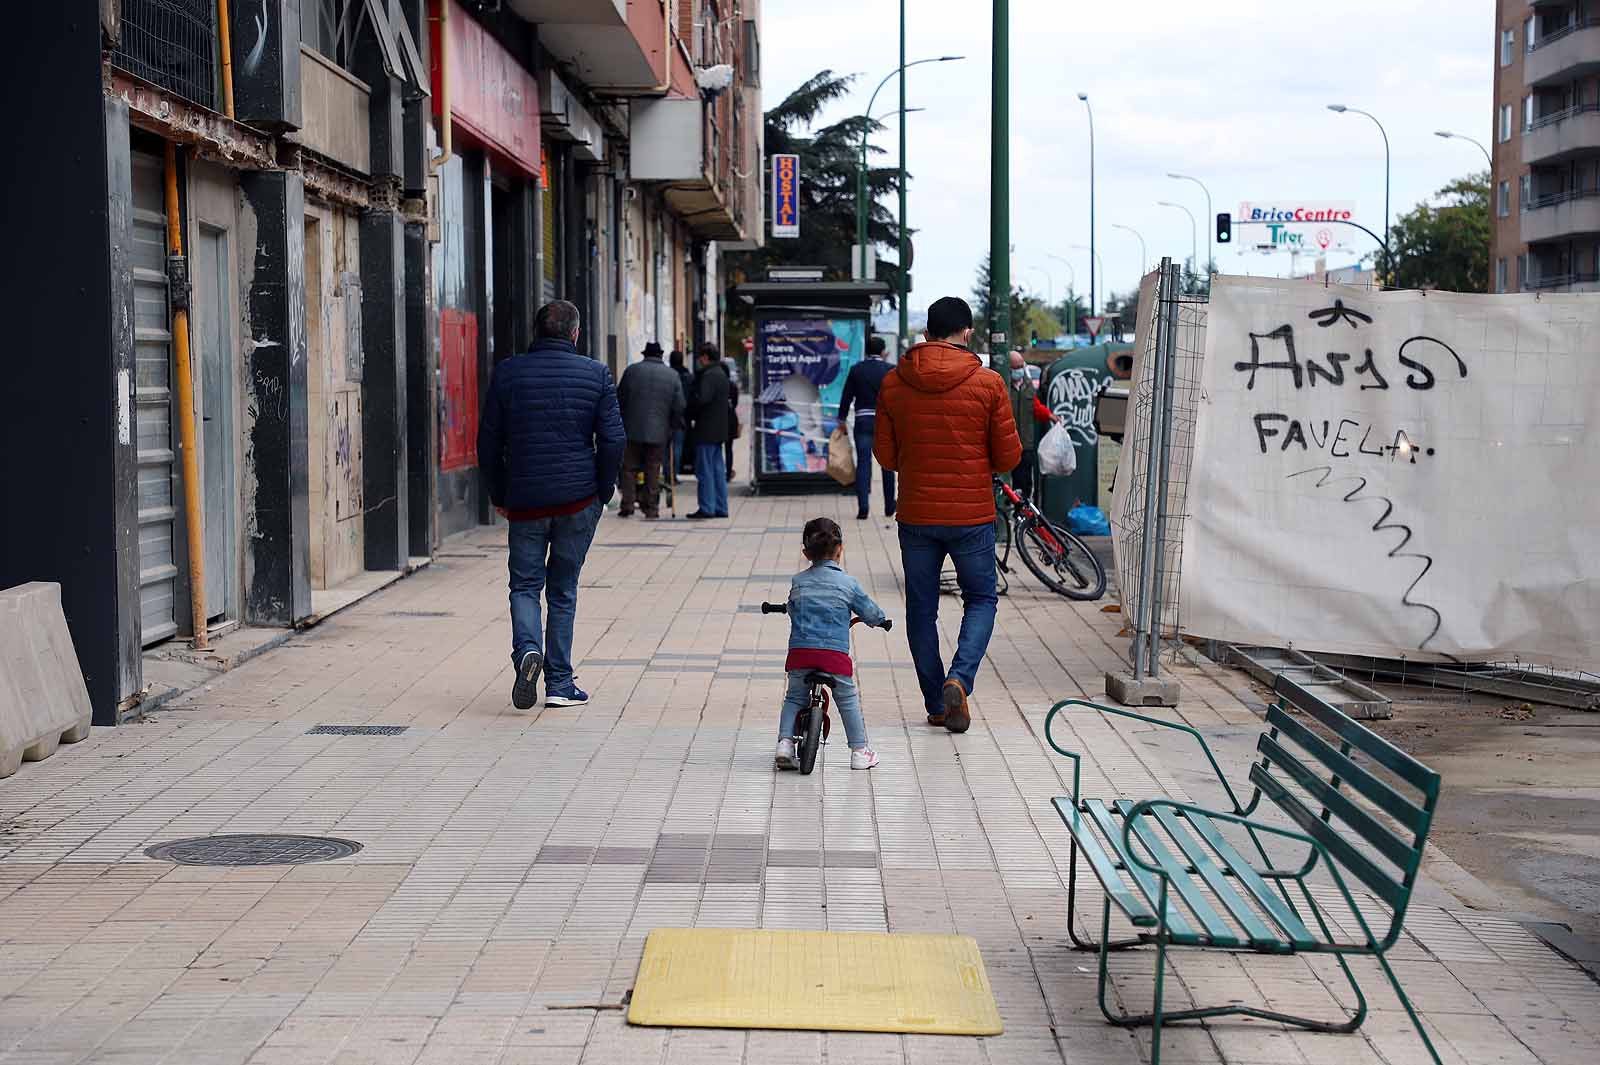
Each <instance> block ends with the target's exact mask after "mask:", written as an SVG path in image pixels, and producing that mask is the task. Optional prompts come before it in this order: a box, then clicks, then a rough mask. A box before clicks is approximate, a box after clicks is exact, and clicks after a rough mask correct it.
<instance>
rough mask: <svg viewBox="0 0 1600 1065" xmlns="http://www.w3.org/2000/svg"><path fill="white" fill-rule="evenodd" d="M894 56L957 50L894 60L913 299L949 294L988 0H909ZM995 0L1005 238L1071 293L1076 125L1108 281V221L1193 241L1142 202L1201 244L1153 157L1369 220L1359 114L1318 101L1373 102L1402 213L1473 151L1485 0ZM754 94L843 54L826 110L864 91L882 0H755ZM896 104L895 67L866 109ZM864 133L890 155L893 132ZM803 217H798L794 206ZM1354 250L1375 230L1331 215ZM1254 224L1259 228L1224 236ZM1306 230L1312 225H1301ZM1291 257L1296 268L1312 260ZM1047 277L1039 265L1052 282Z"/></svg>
mask: <svg viewBox="0 0 1600 1065" xmlns="http://www.w3.org/2000/svg"><path fill="white" fill-rule="evenodd" d="M906 7H907V19H908V22H909V28H908V34H907V45H906V59H907V61H908V62H910V61H914V60H917V59H920V58H923V57H926V56H936V55H947V54H955V55H964V56H966V57H967V58H966V59H964V60H963V61H961V62H956V63H939V64H928V65H925V66H920V67H917V68H915V69H913V70H910V71H909V72H908V73H907V78H908V81H907V106H908V107H925V108H927V110H926V111H922V112H918V113H915V114H912V115H911V116H910V127H909V132H908V146H907V167H908V169H909V170H910V171H911V174H912V180H911V184H910V201H909V208H908V221H909V224H910V226H911V227H912V228H913V229H914V230H918V231H919V232H917V234H916V237H915V240H916V263H915V267H914V269H913V271H912V273H913V276H914V279H915V283H916V291H915V292H913V293H912V295H911V299H910V304H911V306H912V307H913V308H918V309H920V308H925V307H926V306H927V305H928V304H929V303H930V302H932V301H933V300H934V299H937V298H938V297H939V296H941V295H947V294H958V295H962V296H966V295H967V294H968V292H969V291H970V289H971V288H972V284H973V278H974V273H975V270H976V267H977V265H978V262H979V260H980V259H981V258H982V257H983V255H984V253H985V252H986V251H987V250H988V246H989V235H988V234H989V101H990V54H991V53H990V40H991V31H992V24H991V17H990V15H989V5H988V4H986V3H974V2H972V0H907V4H906ZM1010 7H1011V240H1012V243H1013V245H1014V246H1015V254H1014V262H1015V273H1016V276H1015V277H1014V281H1015V282H1016V283H1017V284H1019V285H1021V286H1023V287H1025V288H1030V289H1033V290H1037V291H1038V292H1039V294H1041V295H1047V294H1048V292H1049V289H1050V287H1051V286H1052V285H1053V287H1054V290H1055V295H1056V296H1057V298H1060V297H1061V295H1062V294H1063V290H1064V288H1065V286H1066V285H1067V283H1068V278H1069V275H1068V267H1067V266H1065V265H1063V264H1062V263H1060V262H1058V261H1056V260H1054V259H1051V258H1049V257H1048V256H1049V255H1052V254H1053V255H1058V256H1061V257H1063V258H1065V259H1067V260H1069V261H1070V263H1071V264H1072V269H1073V272H1074V273H1075V274H1076V278H1077V290H1078V291H1079V292H1082V293H1084V294H1085V295H1087V292H1088V288H1089V253H1088V252H1087V251H1081V250H1076V249H1074V248H1073V247H1072V245H1074V244H1084V245H1087V244H1088V243H1089V160H1088V139H1089V126H1088V121H1087V119H1086V116H1085V113H1084V105H1083V104H1082V103H1080V102H1079V101H1078V99H1077V94H1078V93H1079V92H1087V93H1088V94H1089V96H1090V101H1091V103H1092V104H1093V106H1094V120H1095V134H1096V145H1095V152H1096V200H1097V203H1096V212H1095V214H1096V220H1097V229H1098V233H1097V238H1096V246H1097V248H1098V250H1099V252H1100V257H1101V259H1103V260H1104V263H1105V271H1104V274H1102V276H1101V278H1100V280H1099V292H1100V298H1101V300H1102V301H1103V300H1104V297H1105V294H1106V292H1107V289H1108V286H1109V289H1110V290H1111V291H1118V292H1120V291H1124V290H1127V289H1129V288H1131V287H1133V286H1134V284H1135V280H1136V278H1137V276H1138V275H1139V272H1140V268H1141V263H1140V251H1139V242H1138V240H1137V239H1136V238H1135V237H1134V236H1133V235H1132V234H1129V233H1127V232H1125V231H1123V230H1119V229H1113V228H1112V227H1111V223H1114V222H1115V223H1121V224H1123V225H1127V226H1132V227H1133V228H1135V229H1137V230H1139V231H1140V232H1141V233H1142V234H1143V235H1144V238H1145V240H1146V242H1147V243H1148V245H1149V254H1150V257H1151V260H1152V261H1154V260H1156V259H1157V258H1159V257H1160V256H1161V255H1164V254H1165V255H1172V256H1173V257H1174V258H1182V257H1184V256H1187V255H1188V254H1189V253H1190V247H1191V236H1190V224H1189V219H1188V218H1187V217H1185V216H1184V215H1183V213H1182V212H1181V211H1177V210H1174V209H1172V208H1167V207H1159V206H1157V201H1160V200H1173V201H1176V202H1179V203H1182V204H1184V205H1185V206H1187V207H1189V209H1190V210H1191V211H1193V213H1194V217H1195V220H1196V225H1197V226H1198V230H1199V233H1198V237H1199V246H1200V255H1201V257H1202V259H1203V258H1204V256H1205V242H1206V233H1207V230H1208V229H1209V228H1210V226H1209V225H1208V224H1207V220H1206V214H1205V211H1206V204H1205V195H1204V193H1203V192H1202V191H1201V190H1200V189H1199V188H1198V187H1196V186H1195V185H1193V184H1190V183H1188V182H1181V181H1173V180H1171V179H1169V178H1168V177H1167V176H1166V175H1167V173H1168V171H1180V172H1184V173H1189V174H1193V175H1194V176H1196V177H1198V178H1200V179H1201V180H1202V181H1204V182H1205V183H1206V184H1207V185H1208V186H1209V187H1210V190H1211V196H1212V201H1213V204H1214V207H1215V210H1217V211H1232V210H1235V209H1237V206H1238V204H1239V202H1240V201H1241V200H1252V201H1258V202H1259V201H1273V200H1311V199H1331V200H1348V201H1354V202H1355V204H1356V208H1357V212H1358V214H1357V219H1358V220H1359V221H1361V222H1363V224H1365V225H1367V226H1368V227H1369V228H1371V229H1373V230H1376V231H1381V229H1382V220H1383V188H1384V184H1383V159H1384V156H1383V141H1382V139H1381V138H1380V136H1379V133H1378V129H1377V127H1376V126H1374V125H1373V124H1372V122H1370V121H1369V120H1368V119H1366V118H1363V117H1361V116H1359V115H1353V114H1343V115H1340V114H1334V113H1332V112H1330V111H1328V110H1327V105H1328V104H1330V103H1342V104H1345V105H1347V106H1349V107H1358V108H1362V109H1364V110H1367V111H1371V112H1372V113H1373V114H1374V115H1376V116H1377V117H1378V118H1380V119H1381V120H1382V121H1383V123H1384V125H1385V127H1386V128H1387V129H1388V132H1389V139H1390V144H1391V146H1392V149H1393V159H1394V176H1393V194H1392V200H1393V213H1394V215H1395V216H1398V215H1400V214H1401V213H1403V212H1404V211H1406V210H1409V209H1410V208H1411V207H1412V206H1413V205H1414V204H1415V203H1417V202H1418V201H1419V200H1421V199H1423V198H1425V197H1427V196H1429V195H1431V194H1432V193H1433V192H1434V191H1435V190H1436V189H1438V188H1439V187H1440V186H1442V185H1444V184H1445V183H1447V182H1448V181H1450V180H1452V179H1454V178H1456V177H1459V176H1462V175H1465V174H1466V173H1468V172H1469V171H1474V170H1482V169H1483V168H1484V161H1483V156H1482V154H1481V153H1480V152H1479V151H1478V149H1476V148H1474V147H1473V146H1472V145H1471V144H1468V143H1467V142H1465V141H1460V140H1442V139H1440V138H1438V137H1435V136H1434V135H1433V131H1434V130H1436V129H1451V130H1456V131H1458V132H1461V133H1465V134H1467V135H1469V136H1472V137H1475V138H1476V139H1478V140H1479V141H1481V142H1482V143H1483V144H1484V145H1485V146H1489V145H1490V137H1491V133H1492V128H1491V127H1492V125H1493V114H1492V110H1493V101H1492V94H1493V80H1492V79H1493V74H1494V62H1495V52H1494V50H1495V36H1496V34H1495V25H1494V3H1493V0H1448V3H1446V2H1442V0H1342V2H1341V3H1339V4H1337V5H1333V6H1329V5H1324V4H1320V3H1312V2H1309V0H1205V2H1196V0H1143V2H1141V3H1136V4H1119V3H1105V2H1093V3H1090V2H1083V3H1068V2H1065V0H1013V2H1012V3H1011V5H1010ZM763 18H764V25H763V34H762V36H763V41H762V62H763V67H764V69H763V72H762V93H763V97H764V102H765V104H766V105H767V106H771V105H772V104H775V103H777V102H778V101H779V100H781V99H782V98H783V97H784V96H785V95H787V94H788V93H789V91H790V90H792V89H793V88H794V87H795V86H796V85H798V84H800V83H801V82H802V81H804V80H805V79H806V78H808V77H810V76H811V75H813V74H815V73H816V72H817V71H818V70H821V69H823V68H831V69H833V70H835V71H839V72H844V73H856V74H860V75H861V77H860V78H858V79H857V81H856V90H857V91H856V93H855V94H853V95H852V96H851V97H850V98H848V99H846V100H845V101H843V102H841V103H840V104H839V105H838V106H836V107H835V108H833V109H832V110H830V111H829V112H828V114H827V115H826V116H824V118H825V119H826V120H832V119H836V118H840V117H843V116H845V115H848V114H851V113H859V112H861V111H862V110H864V109H865V107H866V104H867V97H868V95H869V94H870V93H871V92H872V90H873V87H874V86H875V85H876V84H877V83H878V81H879V79H880V78H882V77H883V76H884V75H885V74H887V73H889V72H890V71H892V70H893V69H894V67H895V64H896V62H897V61H898V49H899V37H898V34H899V29H898V27H899V19H898V4H897V3H895V2H894V0H764V3H763ZM897 106H898V100H897V98H896V94H895V86H894V84H893V82H891V83H890V84H889V85H888V86H886V87H885V88H884V90H883V92H882V93H881V94H879V96H878V102H877V104H876V105H875V107H874V111H876V112H878V113H882V112H885V111H892V110H894V109H895V108H896V107H897ZM887 122H888V126H889V128H887V129H886V130H885V131H884V132H883V133H881V134H879V136H878V137H877V138H876V141H875V143H878V144H880V145H882V146H883V147H884V148H887V149H888V150H889V154H888V155H887V156H883V157H880V158H881V160H882V163H881V165H892V164H893V161H894V159H895V152H896V150H897V142H898V131H897V130H896V128H895V127H894V126H893V125H892V122H893V119H889V120H887ZM802 224H804V222H803V220H802ZM1348 234H1349V236H1348V237H1347V238H1346V240H1347V242H1348V244H1349V245H1350V248H1351V251H1350V252H1348V253H1346V254H1343V255H1337V254H1335V255H1331V256H1330V257H1329V265H1330V266H1335V265H1343V264H1346V263H1349V262H1352V261H1354V260H1355V259H1356V258H1357V257H1358V256H1359V255H1360V254H1363V253H1365V252H1366V251H1367V250H1368V249H1369V248H1370V247H1371V246H1372V244H1371V241H1370V240H1369V239H1368V238H1366V237H1365V236H1363V235H1362V234H1361V233H1360V232H1359V231H1357V230H1348ZM1241 237H1245V238H1246V239H1251V240H1257V239H1259V240H1265V239H1266V237H1265V230H1263V229H1254V230H1253V231H1252V230H1245V231H1243V232H1241V231H1238V230H1236V231H1235V240H1238V239H1240V238H1241ZM1307 239H1308V240H1309V239H1314V235H1313V234H1308V236H1307ZM1216 258H1217V263H1218V268H1219V269H1220V270H1222V271H1223V272H1225V273H1255V274H1267V275H1276V274H1285V275H1286V274H1287V273H1288V271H1289V267H1290V260H1289V256H1288V255H1287V254H1277V255H1263V254H1260V253H1249V254H1241V253H1238V252H1233V251H1224V250H1221V249H1218V250H1217V252H1216ZM1309 266H1310V262H1309V260H1302V262H1301V269H1302V270H1304V269H1308V268H1309ZM1047 275H1048V277H1049V280H1047Z"/></svg>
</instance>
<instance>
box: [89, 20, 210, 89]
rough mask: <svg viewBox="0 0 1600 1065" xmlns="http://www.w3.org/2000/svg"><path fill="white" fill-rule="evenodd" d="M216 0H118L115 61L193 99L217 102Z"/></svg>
mask: <svg viewBox="0 0 1600 1065" xmlns="http://www.w3.org/2000/svg"><path fill="white" fill-rule="evenodd" d="M216 16H217V5H216V0H122V39H121V40H120V41H119V42H118V43H117V47H116V49H115V50H114V51H113V52H112V53H111V62H112V64H113V65H115V66H117V67H120V68H121V69H123V70H126V71H127V72H128V73H130V74H133V75H135V76H136V77H140V78H143V79H144V80H145V81H148V82H151V83H153V84H155V85H159V86H161V87H162V88H163V89H166V90H167V91H168V92H171V93H174V94H176V95H178V96H181V97H183V98H184V99H185V100H189V101H190V102H192V103H197V104H200V105H202V106H204V107H210V108H215V107H216V106H217V66H218V63H217V22H216Z"/></svg>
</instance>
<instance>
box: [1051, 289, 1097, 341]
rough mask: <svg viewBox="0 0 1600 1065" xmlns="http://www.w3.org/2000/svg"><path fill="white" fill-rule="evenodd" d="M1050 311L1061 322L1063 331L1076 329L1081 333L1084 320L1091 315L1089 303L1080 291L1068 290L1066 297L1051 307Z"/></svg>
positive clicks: (1067, 331)
mask: <svg viewBox="0 0 1600 1065" xmlns="http://www.w3.org/2000/svg"><path fill="white" fill-rule="evenodd" d="M1050 313H1051V314H1053V315H1055V317H1056V321H1058V322H1060V323H1061V332H1062V333H1070V332H1072V331H1074V330H1076V331H1078V332H1080V333H1081V332H1082V331H1083V320H1084V319H1085V318H1087V317H1088V315H1089V303H1088V301H1087V300H1085V299H1084V298H1083V296H1082V295H1081V294H1080V293H1077V292H1068V293H1067V298H1066V299H1064V300H1062V301H1061V302H1060V303H1058V304H1056V305H1055V306H1054V307H1051V308H1050Z"/></svg>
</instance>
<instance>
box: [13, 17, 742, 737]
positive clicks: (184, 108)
mask: <svg viewBox="0 0 1600 1065" xmlns="http://www.w3.org/2000/svg"><path fill="white" fill-rule="evenodd" d="M224 18H226V20H227V22H226V24H225V25H224V24H223V22H222V21H221V20H222V19H224ZM10 33H11V36H10V40H11V42H12V46H13V54H14V56H15V57H16V58H15V59H14V61H13V63H11V64H8V70H7V74H8V76H9V77H11V78H12V79H13V82H14V90H13V95H14V97H15V98H18V99H29V100H33V101H38V102H39V106H30V107H27V108H23V109H22V110H23V111H24V112H26V115H25V117H23V118H21V119H19V121H18V122H17V123H16V124H15V128H14V134H13V135H14V143H16V144H17V145H18V146H19V152H21V153H22V154H23V155H26V156H27V157H28V158H29V159H30V160H32V162H31V163H30V165H28V166H19V167H16V168H14V173H13V177H12V178H11V179H10V183H9V186H8V192H9V193H10V196H11V200H12V202H13V203H14V204H26V205H27V209H26V210H21V211H16V212H13V216H12V233H13V239H14V240H18V241H20V242H21V243H20V244H19V246H23V247H30V248H34V249H39V250H40V251H41V253H40V254H37V255H35V256H33V257H32V258H33V261H32V262H31V263H30V265H29V268H28V269H26V270H23V271H20V272H18V275H17V278H16V280H15V282H14V284H13V286H12V287H11V289H10V291H9V292H8V296H9V297H10V298H11V299H12V301H13V304H14V310H13V313H12V314H11V315H10V316H9V317H11V318H12V319H13V320H14V321H15V322H16V323H17V325H16V328H15V329H14V332H13V337H12V343H13V344H14V350H16V351H18V352H26V353H27V355H26V356H25V357H22V358H19V359H17V360H13V362H14V363H15V372H14V374H13V384H12V388H11V389H10V390H9V391H8V394H7V396H6V403H7V411H6V415H5V417H3V418H0V424H5V425H6V438H5V439H6V441H7V443H8V444H10V445H11V446H10V448H9V449H8V450H9V451H10V452H11V454H12V456H13V458H14V459H16V461H12V459H8V461H7V463H6V464H5V466H4V469H5V471H6V473H5V479H4V484H3V485H0V487H3V489H4V494H5V498H6V499H7V508H8V509H7V515H6V520H5V521H4V522H0V530H3V532H4V542H3V544H0V548H3V549H0V587H9V586H11V585H14V584H20V583H24V582H26V581H32V580H42V581H53V582H58V583H60V584H61V585H62V595H63V604H64V606H65V609H66V613H67V618H68V624H69V627H70V628H71V631H72V636H73V641H74V645H75V647H76V650H77V653H78V656H79V660H80V663H81V665H82V666H83V669H84V674H85V677H86V680H87V682H88V686H89V691H90V696H91V700H92V701H93V704H94V710H95V721H96V723H97V724H113V723H116V722H117V721H118V720H121V719H122V718H123V717H125V716H126V715H127V714H129V713H132V712H136V711H137V709H138V707H139V706H140V704H141V700H142V699H143V698H144V692H145V680H144V665H145V663H146V662H147V661H148V659H149V656H151V655H160V654H164V653H169V652H171V651H172V650H173V649H174V648H178V649H181V650H183V651H184V653H186V654H187V653H190V652H191V650H192V649H193V650H197V649H200V648H203V647H204V645H205V643H206V642H207V640H208V638H210V637H214V636H215V635H216V634H218V633H226V632H228V631H229V630H231V629H235V628H241V627H254V628H260V627H278V628H283V627H291V626H296V625H301V624H304V623H306V622H307V621H308V620H312V619H315V618H317V617H319V616H321V615H323V614H324V613H326V612H327V611H328V610H329V609H332V608H335V607H336V606H337V605H340V604H342V603H347V602H349V601H351V600H352V598H353V597H356V596H359V595H360V594H363V592H364V590H370V589H371V588H373V587H376V586H378V585H379V584H381V583H382V582H383V581H384V580H385V579H387V578H386V575H390V574H396V573H399V572H403V571H405V570H407V569H408V568H411V567H413V566H415V565H418V564H420V563H421V562H422V561H423V560H425V559H426V558H427V557H428V556H430V555H431V554H432V553H433V552H434V550H435V548H436V547H437V545H438V544H439V543H440V542H441V541H442V540H443V539H444V538H445V537H447V536H449V535H451V534H453V533H455V532H458V531H461V530H465V529H469V528H471V527H473V526H475V525H478V524H484V523H492V522H494V521H495V520H497V519H496V517H495V515H494V513H493V510H492V508H491V507H490V506H489V503H488V500H487V499H486V498H484V495H483V492H482V489H481V485H480V484H479V482H478V477H477V474H476V468H475V467H476V454H475V437H476V426H477V421H478V407H479V403H480V402H481V397H482V396H483V395H484V394H486V391H487V387H488V381H489V376H490V374H491V373H492V372H493V367H494V365H495V363H497V362H498V361H500V360H502V359H505V358H508V357H510V356H512V355H514V354H516V353H517V352H519V351H522V350H524V349H525V348H526V346H527V344H528V343H529V340H530V339H531V328H532V321H533V315H534V311H535V310H536V309H537V307H538V306H539V305H540V304H541V303H543V302H545V301H547V300H550V299H555V298H563V299H568V300H571V301H572V302H574V303H576V304H577V305H578V307H579V308H580V310H581V311H582V312H583V315H584V328H583V333H582V345H583V349H584V350H585V352H586V353H587V354H589V355H590V356H591V357H593V358H596V359H600V360H602V361H604V362H606V363H607V364H608V365H609V366H610V368H611V369H612V371H613V372H614V373H617V374H620V373H621V371H622V370H623V368H624V367H625V366H626V364H627V363H628V362H630V361H632V360H633V359H636V358H638V357H639V353H640V351H641V349H642V348H643V347H644V345H645V343H646V342H647V341H650V340H656V341H658V342H659V343H661V344H662V345H663V346H664V347H677V348H683V349H688V348H691V347H692V346H694V345H696V344H699V343H703V342H706V341H711V342H717V343H720V341H721V328H722V322H721V301H720V299H719V296H720V291H721V288H722V285H721V283H720V281H719V280H718V276H717V264H718V260H719V254H720V252H719V247H720V245H721V244H723V243H740V244H746V243H748V242H759V241H760V240H761V239H762V230H763V222H762V211H761V205H762V202H761V196H760V195H759V188H760V184H759V183H760V180H761V169H762V158H761V101H760V79H759V72H760V66H759V58H760V4H759V0H233V2H232V3H230V4H219V3H218V2H217V0H73V2H72V3H50V4H28V5H21V6H19V10H18V12H17V18H16V20H15V22H14V24H13V25H12V26H11V27H10ZM24 454H28V455H32V456H33V458H31V459H27V460H23V459H21V458H20V456H22V455H24Z"/></svg>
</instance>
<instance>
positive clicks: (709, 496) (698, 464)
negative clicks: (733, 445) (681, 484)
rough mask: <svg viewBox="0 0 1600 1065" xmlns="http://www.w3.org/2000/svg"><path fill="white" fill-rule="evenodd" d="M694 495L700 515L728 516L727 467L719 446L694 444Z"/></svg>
mask: <svg viewBox="0 0 1600 1065" xmlns="http://www.w3.org/2000/svg"><path fill="white" fill-rule="evenodd" d="M694 480H695V493H696V495H697V497H698V499H699V502H700V513H702V514H710V515H713V516H715V517H718V518H726V517H727V516H728V467H727V464H726V463H725V462H724V459H723V454H722V445H721V444H696V445H695V449H694Z"/></svg>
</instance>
